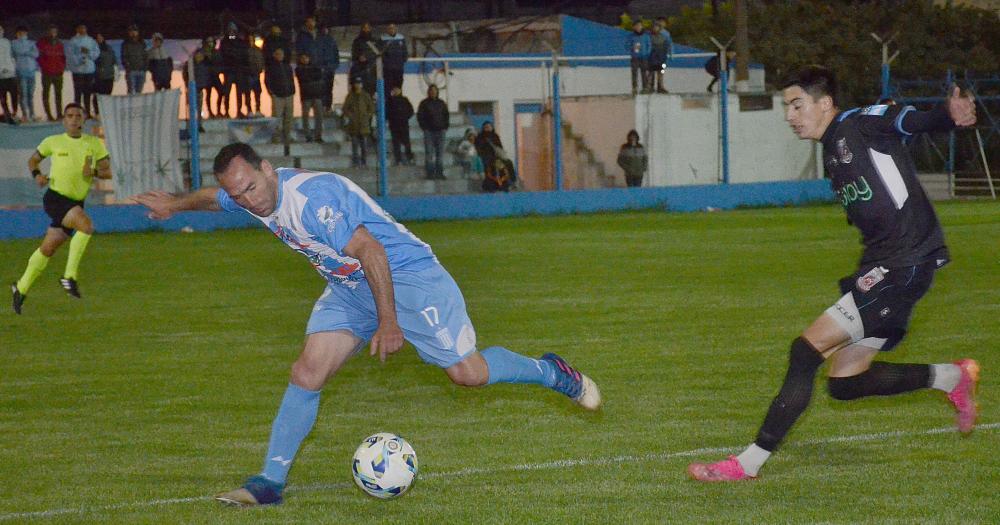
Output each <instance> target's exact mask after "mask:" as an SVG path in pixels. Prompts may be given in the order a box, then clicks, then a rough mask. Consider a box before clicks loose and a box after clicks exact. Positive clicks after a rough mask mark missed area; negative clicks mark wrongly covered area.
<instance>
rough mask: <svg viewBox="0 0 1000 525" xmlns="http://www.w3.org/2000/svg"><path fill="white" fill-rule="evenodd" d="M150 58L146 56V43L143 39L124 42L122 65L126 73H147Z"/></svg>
mask: <svg viewBox="0 0 1000 525" xmlns="http://www.w3.org/2000/svg"><path fill="white" fill-rule="evenodd" d="M148 62H149V57H148V56H146V43H145V42H143V41H142V39H141V38H140V39H138V40H128V39H125V40H124V41H123V42H122V65H123V66H125V71H146V68H147V67H149V66H148Z"/></svg>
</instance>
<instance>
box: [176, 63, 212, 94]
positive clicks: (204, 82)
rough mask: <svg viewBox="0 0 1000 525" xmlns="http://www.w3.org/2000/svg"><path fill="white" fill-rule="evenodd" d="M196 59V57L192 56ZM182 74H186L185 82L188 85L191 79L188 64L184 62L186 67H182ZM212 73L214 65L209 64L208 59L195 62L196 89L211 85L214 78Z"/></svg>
mask: <svg viewBox="0 0 1000 525" xmlns="http://www.w3.org/2000/svg"><path fill="white" fill-rule="evenodd" d="M191 60H194V57H192V58H191ZM181 74H182V75H183V76H184V84H185V87H187V83H188V82H189V81H190V80H191V79H190V78H188V64H187V62H185V63H184V67H183V68H182V69H181ZM211 74H212V67H211V66H210V65H209V64H208V60H202V61H201V62H197V61H195V62H194V87H195V89H205V88H207V87H211V85H212V79H211V77H210V75H211Z"/></svg>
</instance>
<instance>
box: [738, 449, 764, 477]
mask: <svg viewBox="0 0 1000 525" xmlns="http://www.w3.org/2000/svg"><path fill="white" fill-rule="evenodd" d="M769 457H771V453H770V452H768V451H766V450H764V449H762V448H760V447H758V446H757V444H756V443H751V444H750V446H749V447H747V449H746V450H744V451H743V453H742V454H740V455H739V456H736V461H739V462H740V466H741V467H743V472H746V473H747V475H748V476H754V477H756V476H757V472H758V471H760V467H762V466H764V462H765V461H767V458H769Z"/></svg>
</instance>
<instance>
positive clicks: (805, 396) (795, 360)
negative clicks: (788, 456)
mask: <svg viewBox="0 0 1000 525" xmlns="http://www.w3.org/2000/svg"><path fill="white" fill-rule="evenodd" d="M821 364H823V354H821V353H819V352H817V351H816V349H815V348H813V347H812V345H810V344H809V343H808V342H807V341H806V340H805V339H803V338H801V337H797V338H796V339H795V340H794V341H792V349H791V352H790V353H789V357H788V372H787V373H786V374H785V382H784V383H782V385H781V390H780V391H778V395H777V396H776V397H775V398H774V400H773V401H771V407H770V408H769V409H768V411H767V416H765V417H764V424H763V425H761V427H760V430H759V431H758V432H757V439H756V440H754V443H755V444H756V445H757V446H758V447H760V448H762V449H764V450H767V451H769V452H773V451H774V450H775V449H776V448H778V444H779V443H781V441H782V440H783V439H784V438H785V435H786V434H788V431H789V430H790V429H791V428H792V425H794V424H795V421H796V420H797V419H799V416H800V415H802V412H805V410H806V407H808V406H809V401H810V399H812V391H813V382H814V381H815V380H816V370H818V369H819V365H821Z"/></svg>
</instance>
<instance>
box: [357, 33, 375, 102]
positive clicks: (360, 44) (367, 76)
mask: <svg viewBox="0 0 1000 525" xmlns="http://www.w3.org/2000/svg"><path fill="white" fill-rule="evenodd" d="M379 53H380V51H379V48H378V45H377V44H376V42H375V38H374V37H373V36H372V25H371V24H369V23H368V22H365V23H364V24H361V32H360V33H358V36H357V37H355V38H354V41H353V42H351V79H352V80H353V79H356V78H360V79H361V81H362V84H364V87H365V91H367V92H368V94H369V95H372V96H374V95H375V79H376V77H377V72H376V69H375V68H376V65H375V60H376V59H377V58H378V55H379Z"/></svg>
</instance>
